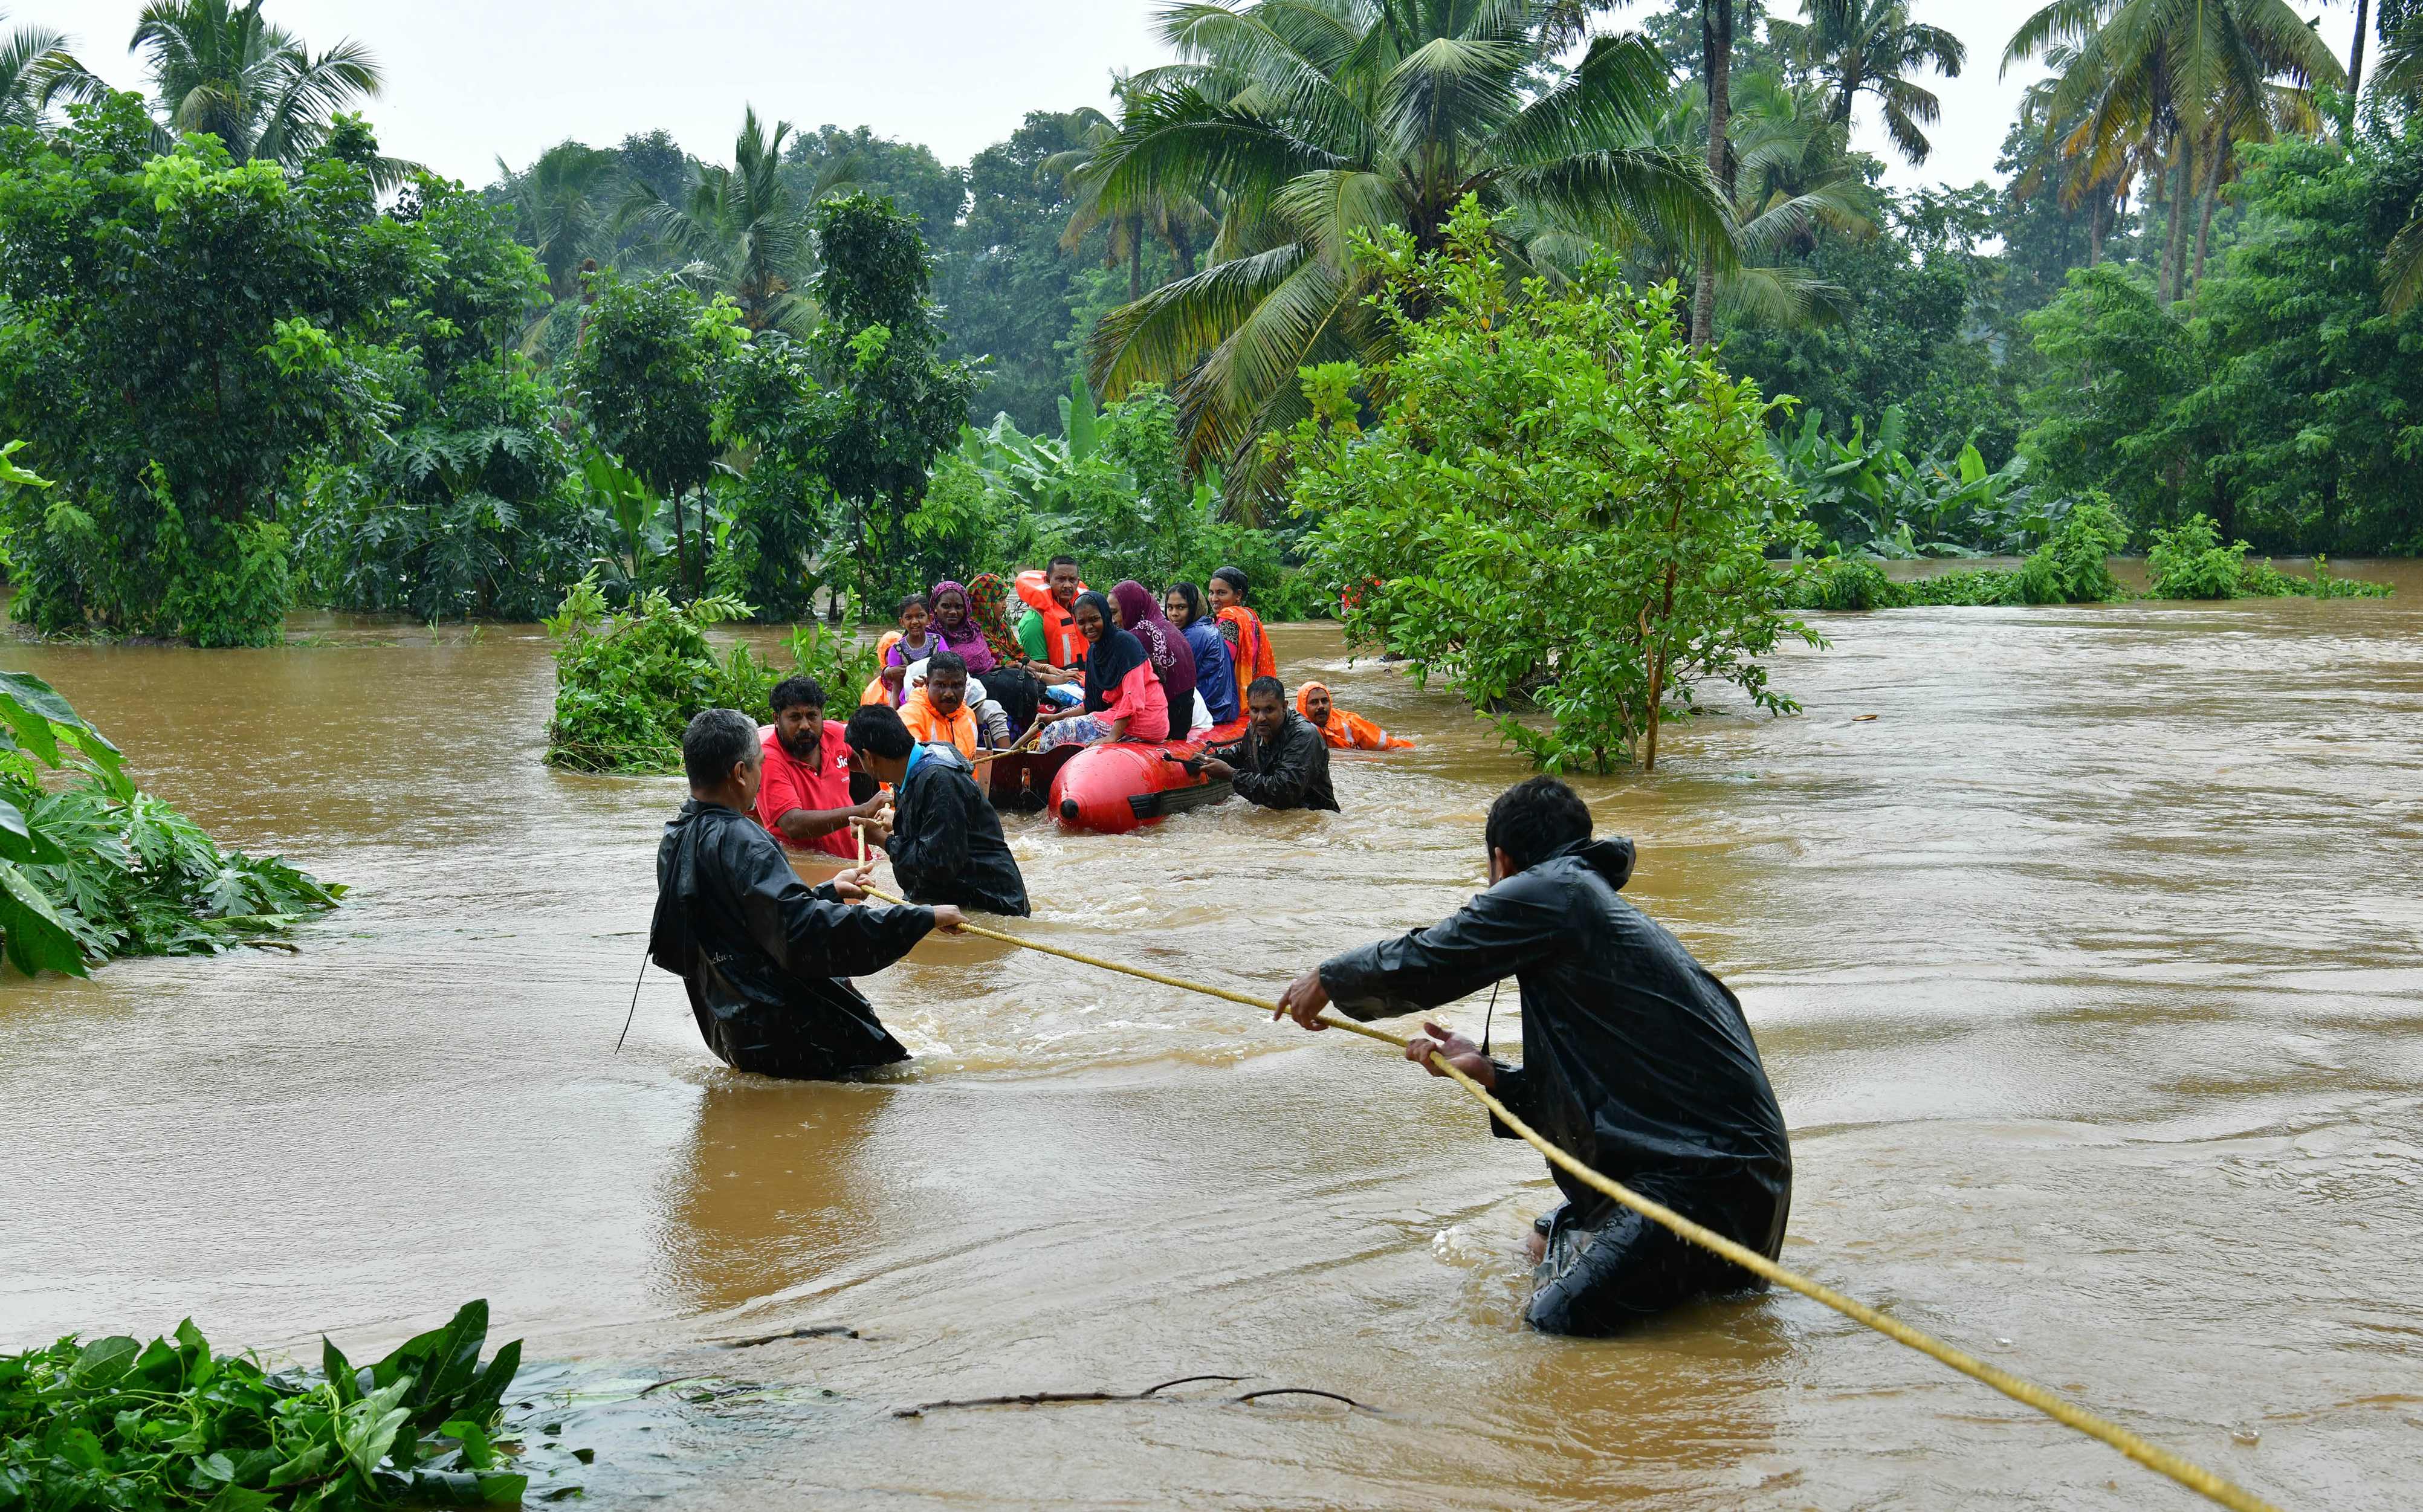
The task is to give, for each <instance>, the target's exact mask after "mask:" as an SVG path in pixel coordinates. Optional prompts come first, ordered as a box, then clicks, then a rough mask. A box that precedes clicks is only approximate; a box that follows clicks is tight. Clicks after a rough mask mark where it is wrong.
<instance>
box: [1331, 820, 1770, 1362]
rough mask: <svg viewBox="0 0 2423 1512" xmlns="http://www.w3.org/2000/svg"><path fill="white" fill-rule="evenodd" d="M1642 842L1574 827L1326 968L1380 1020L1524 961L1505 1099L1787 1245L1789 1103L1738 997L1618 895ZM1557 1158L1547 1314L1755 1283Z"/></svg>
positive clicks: (1501, 1096) (1647, 1190)
mask: <svg viewBox="0 0 2423 1512" xmlns="http://www.w3.org/2000/svg"><path fill="white" fill-rule="evenodd" d="M1632 858H1633V852H1632V843H1631V842H1629V841H1625V840H1613V839H1610V840H1590V841H1581V842H1577V843H1575V844H1573V845H1569V846H1567V847H1565V848H1564V849H1563V850H1560V851H1559V852H1557V853H1556V854H1554V855H1553V856H1551V857H1550V858H1548V859H1546V860H1544V861H1542V862H1540V863H1539V864H1538V865H1535V866H1532V867H1530V868H1528V870H1526V871H1523V872H1520V873H1518V874H1515V875H1513V876H1511V877H1509V878H1507V879H1506V880H1504V881H1502V882H1500V883H1498V884H1497V886H1496V887H1493V888H1491V889H1490V890H1488V891H1486V892H1484V893H1482V894H1481V895H1480V896H1479V897H1477V898H1475V899H1473V900H1472V902H1470V903H1469V904H1466V905H1465V906H1464V908H1463V909H1461V910H1460V911H1458V912H1457V913H1456V914H1455V915H1454V916H1453V917H1451V918H1449V919H1448V920H1447V921H1444V922H1442V923H1439V924H1435V925H1433V926H1432V927H1431V928H1429V929H1419V930H1416V931H1414V932H1413V933H1412V934H1410V935H1406V936H1404V937H1402V938H1399V939H1392V940H1386V941H1383V942H1381V943H1379V944H1376V945H1369V946H1366V947H1364V948H1363V949H1361V950H1358V951H1351V952H1349V953H1346V954H1343V955H1339V956H1336V957H1334V958H1332V959H1330V960H1328V961H1325V962H1323V963H1322V968H1321V980H1322V986H1323V987H1325V988H1326V989H1327V990H1328V993H1329V996H1330V999H1331V1000H1332V1001H1334V1002H1335V1003H1336V1004H1337V1005H1338V1008H1339V1009H1340V1010H1341V1011H1343V1012H1345V1013H1347V1014H1349V1015H1351V1016H1354V1017H1355V1018H1358V1019H1370V1018H1379V1017H1385V1016H1389V1015H1394V1014H1404V1013H1412V1012H1416V1011H1417V1010H1422V1009H1429V1008H1435V1007H1437V1006H1438V1005H1439V1004H1441V1003H1446V1002H1451V1001H1453V1000H1456V999H1458V998H1462V997H1465V996H1466V995H1467V994H1470V993H1472V992H1475V991H1477V990H1479V989H1480V988H1481V987H1485V986H1487V985H1489V984H1491V983H1493V982H1496V981H1497V980H1499V979H1500V978H1502V977H1505V976H1507V975H1509V974H1510V973H1511V974H1512V975H1513V976H1514V978H1515V979H1516V981H1517V982H1518V983H1519V984H1520V986H1521V990H1522V1005H1523V1051H1524V1056H1523V1064H1522V1065H1520V1066H1503V1067H1501V1068H1500V1069H1499V1070H1498V1072H1497V1097H1498V1100H1499V1101H1501V1102H1503V1103H1504V1104H1505V1105H1506V1106H1507V1108H1508V1109H1509V1110H1512V1112H1513V1113H1514V1114H1515V1115H1516V1116H1517V1117H1519V1118H1521V1119H1523V1120H1524V1121H1525V1122H1526V1123H1528V1124H1529V1125H1530V1126H1532V1127H1533V1128H1535V1129H1537V1130H1538V1131H1539V1132H1540V1133H1541V1134H1542V1135H1543V1136H1544V1137H1545V1138H1547V1139H1548V1140H1549V1141H1550V1142H1553V1143H1555V1144H1556V1145H1557V1146H1558V1147H1560V1148H1561V1149H1563V1150H1564V1151H1566V1152H1567V1153H1568V1154H1571V1155H1573V1156H1575V1157H1576V1158H1579V1159H1580V1160H1581V1161H1582V1162H1583V1163H1584V1164H1586V1165H1589V1166H1591V1167H1592V1168H1594V1169H1596V1170H1598V1171H1599V1172H1601V1173H1605V1174H1607V1175H1609V1176H1613V1177H1614V1178H1615V1179H1616V1180H1618V1181H1620V1182H1623V1184H1624V1185H1626V1186H1628V1187H1631V1188H1632V1189H1635V1190H1637V1191H1639V1192H1641V1193H1642V1194H1644V1195H1646V1196H1650V1197H1654V1198H1655V1199H1656V1200H1657V1201H1659V1202H1661V1203H1664V1204H1666V1205H1668V1206H1670V1207H1672V1208H1673V1209H1675V1210H1676V1211H1677V1212H1680V1213H1682V1214H1684V1215H1685V1216H1686V1217H1688V1218H1692V1219H1696V1220H1698V1221H1700V1222H1702V1223H1705V1224H1706V1225H1708V1226H1709V1227H1710V1228H1713V1229H1716V1230H1717V1231H1718V1232H1719V1233H1721V1234H1724V1235H1726V1236H1729V1237H1731V1238H1733V1239H1735V1240H1737V1241H1739V1242H1740V1243H1742V1244H1744V1245H1747V1246H1749V1247H1750V1249H1753V1250H1758V1251H1761V1252H1764V1253H1766V1254H1767V1255H1768V1256H1770V1257H1772V1256H1773V1255H1775V1254H1776V1253H1777V1252H1779V1251H1780V1249H1781V1248H1782V1241H1783V1225H1784V1220H1785V1218H1786V1216H1787V1215H1788V1214H1789V1212H1790V1209H1791V1203H1792V1149H1791V1145H1790V1142H1788V1141H1787V1139H1786V1138H1785V1135H1784V1128H1783V1114H1782V1110H1780V1109H1779V1108H1777V1106H1776V1102H1775V1093H1774V1090H1773V1089H1772V1088H1771V1087H1769V1086H1768V1084H1767V1079H1766V1067H1765V1066H1764V1065H1763V1064H1762V1063H1761V1062H1760V1060H1759V1055H1758V1047H1757V1045H1756V1044H1755V1043H1754V1042H1753V1041H1752V1040H1751V1038H1750V1025H1749V1022H1748V1021H1747V1020H1746V1019H1745V1018H1744V1017H1743V1016H1742V1011H1741V1003H1740V1002H1739V1000H1736V999H1735V998H1734V995H1733V993H1732V991H1731V990H1730V989H1728V988H1727V987H1726V986H1725V984H1723V983H1722V982H1719V981H1718V980H1717V978H1716V977H1715V976H1714V975H1713V974H1712V973H1711V972H1710V971H1709V970H1708V969H1707V968H1705V967H1703V966H1702V965H1701V964H1700V963H1699V962H1698V961H1696V960H1694V959H1693V958H1692V957H1691V954H1690V953H1689V952H1688V951H1687V950H1685V949H1684V948H1683V945H1682V942H1681V941H1679V940H1677V939H1675V938H1674V937H1673V936H1671V935H1670V934H1668V933H1667V932H1666V931H1665V930H1664V929H1663V928H1661V927H1659V926H1658V925H1657V924H1656V923H1655V921H1652V920H1651V919H1650V918H1649V917H1648V916H1647V915H1645V914H1643V913H1641V912H1640V911H1639V909H1637V908H1635V907H1634V906H1632V905H1631V904H1629V903H1627V902H1626V901H1624V900H1623V898H1621V897H1619V896H1618V895H1617V890H1618V889H1620V888H1622V887H1623V884H1624V883H1625V882H1626V881H1627V880H1629V879H1630V877H1631V875H1632ZM1491 1126H1492V1129H1493V1131H1494V1132H1496V1133H1497V1135H1499V1136H1500V1137H1501V1138H1512V1137H1513V1133H1512V1130H1511V1129H1509V1128H1507V1127H1505V1126H1503V1125H1500V1124H1498V1123H1497V1121H1496V1120H1495V1119H1492V1120H1491ZM1551 1169H1552V1170H1553V1169H1554V1168H1551ZM1554 1173H1555V1175H1556V1179H1557V1185H1558V1186H1559V1187H1560V1188H1561V1189H1563V1191H1564V1194H1565V1197H1566V1199H1567V1205H1566V1207H1565V1208H1564V1209H1562V1210H1561V1211H1560V1213H1558V1214H1557V1215H1556V1218H1555V1221H1554V1223H1553V1224H1552V1225H1550V1226H1551V1228H1552V1230H1553V1231H1554V1232H1552V1233H1551V1235H1550V1252H1549V1256H1548V1260H1547V1262H1546V1263H1545V1264H1544V1265H1543V1267H1542V1268H1541V1283H1540V1288H1541V1289H1540V1291H1539V1292H1537V1293H1535V1296H1534V1301H1533V1307H1532V1310H1531V1313H1530V1317H1531V1320H1532V1322H1533V1323H1534V1324H1536V1325H1537V1326H1540V1327H1543V1328H1549V1329H1553V1330H1554V1331H1560V1332H1576V1333H1596V1332H1608V1331H1614V1329H1615V1328H1617V1327H1620V1326H1622V1323H1623V1321H1625V1320H1628V1319H1630V1318H1636V1317H1638V1316H1639V1315H1644V1314H1646V1313H1648V1312H1653V1311H1655V1310H1656V1309H1657V1308H1658V1307H1662V1306H1666V1305H1671V1303H1672V1302H1674V1301H1679V1300H1681V1299H1683V1298H1684V1297H1687V1296H1690V1295H1697V1294H1701V1293H1706V1292H1715V1291H1724V1290H1732V1289H1736V1288H1739V1287H1743V1286H1748V1285H1750V1284H1754V1282H1753V1278H1752V1277H1751V1276H1750V1274H1749V1273H1748V1272H1746V1271H1744V1270H1742V1269H1740V1268H1738V1267H1735V1266H1734V1265H1732V1264H1731V1263H1730V1262H1726V1261H1721V1260H1718V1259H1716V1258H1715V1257H1714V1256H1713V1255H1709V1254H1707V1252H1703V1251H1701V1250H1699V1249H1698V1248H1697V1247H1696V1246H1691V1245H1689V1244H1687V1241H1684V1240H1681V1239H1679V1238H1675V1237H1673V1236H1671V1235H1670V1234H1669V1233H1668V1232H1667V1231H1666V1230H1664V1229H1662V1228H1657V1227H1656V1226H1655V1225H1654V1224H1651V1223H1649V1222H1648V1221H1646V1220H1641V1219H1639V1218H1638V1216H1637V1215H1635V1214H1633V1213H1632V1212H1631V1210H1630V1209H1627V1208H1622V1207H1620V1206H1619V1205H1617V1204H1616V1203H1615V1202H1614V1201H1613V1200H1612V1199H1610V1198H1607V1197H1605V1196H1602V1195H1601V1194H1599V1193H1598V1192H1595V1191H1593V1190H1592V1189H1590V1188H1588V1187H1585V1186H1583V1185H1582V1184H1581V1183H1579V1182H1577V1181H1576V1180H1574V1179H1573V1178H1572V1177H1571V1176H1569V1175H1567V1174H1566V1173H1564V1172H1562V1171H1555V1172H1554Z"/></svg>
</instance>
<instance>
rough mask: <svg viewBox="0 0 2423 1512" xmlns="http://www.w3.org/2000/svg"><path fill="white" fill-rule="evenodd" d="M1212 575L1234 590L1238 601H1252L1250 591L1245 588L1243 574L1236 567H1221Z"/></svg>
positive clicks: (1244, 602) (1245, 602)
mask: <svg viewBox="0 0 2423 1512" xmlns="http://www.w3.org/2000/svg"><path fill="white" fill-rule="evenodd" d="M1212 576H1214V577H1216V578H1218V579H1220V581H1222V582H1224V583H1226V584H1227V585H1228V586H1229V587H1230V588H1232V589H1234V590H1235V591H1236V593H1237V602H1238V603H1240V604H1248V603H1251V602H1252V601H1253V595H1252V593H1250V592H1248V591H1246V588H1245V575H1244V574H1243V573H1241V572H1239V571H1238V570H1237V569H1236V568H1234V567H1223V568H1221V569H1220V570H1219V571H1218V572H1215V573H1213V574H1212Z"/></svg>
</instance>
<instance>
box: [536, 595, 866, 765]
mask: <svg viewBox="0 0 2423 1512" xmlns="http://www.w3.org/2000/svg"><path fill="white" fill-rule="evenodd" d="M751 613H752V610H751V608H750V606H748V605H747V604H744V603H742V602H741V601H740V600H738V599H736V598H733V597H730V596H729V595H721V594H719V595H715V596H711V597H707V598H702V599H698V600H696V601H694V602H692V603H689V604H687V605H682V606H675V605H674V604H673V600H672V599H671V598H669V597H667V596H666V594H665V593H664V592H663V591H661V590H652V591H648V592H645V593H642V594H641V595H640V597H639V599H638V600H637V601H636V602H635V603H634V604H633V605H632V606H631V607H630V608H629V609H628V610H627V611H626V612H623V613H615V612H612V611H610V609H609V608H608V606H607V604H606V597H605V595H604V593H602V592H601V591H599V590H598V587H597V582H596V578H595V576H594V575H591V576H588V577H584V578H582V579H581V580H580V581H579V582H578V584H576V585H574V587H573V590H572V591H571V592H570V593H569V594H567V595H565V597H564V600H563V606H562V609H561V610H560V611H559V612H558V613H557V614H556V615H555V616H554V618H552V619H549V620H547V621H546V632H547V634H548V635H550V636H553V637H554V638H555V641H556V647H555V717H554V718H553V719H552V720H551V721H549V723H548V725H547V731H546V759H547V761H548V762H549V763H551V764H555V765H558V766H568V767H570V768H572V769H573V770H575V771H580V772H631V773H657V772H678V771H680V770H681V737H682V731H683V730H684V729H685V728H686V727H688V725H689V721H690V719H691V718H692V717H694V716H695V715H697V714H698V713H699V711H701V710H702V709H738V710H739V711H740V712H741V713H743V714H746V715H748V716H749V717H752V718H753V719H755V720H757V721H758V722H759V723H761V724H763V723H768V722H770V721H771V720H772V718H773V711H772V710H771V708H769V707H768V699H769V698H770V696H771V695H772V693H773V691H774V685H775V684H776V683H778V682H780V681H782V679H784V677H788V676H792V675H794V674H797V673H804V674H806V675H808V676H811V677H814V678H815V679H816V682H817V683H818V684H819V685H821V686H822V687H823V688H824V690H825V696H826V697H827V698H828V699H830V700H831V701H832V702H833V704H834V706H835V707H838V708H845V709H846V708H847V707H849V706H850V705H852V704H855V703H856V702H857V701H858V691H859V689H860V687H862V686H863V685H864V684H865V683H866V682H867V681H868V680H869V679H870V678H872V677H873V676H874V675H875V652H874V648H873V647H872V646H860V645H858V644H857V643H856V642H855V641H854V640H853V639H851V638H849V637H847V635H845V634H835V633H831V632H825V631H821V630H818V629H817V628H816V627H815V626H813V625H811V626H803V627H801V628H800V629H798V630H795V631H794V632H793V633H792V636H791V661H792V666H791V668H790V669H789V670H783V669H777V668H776V667H774V666H773V664H771V663H769V662H768V661H767V660H766V658H764V657H763V656H760V655H758V654H757V653H756V652H755V651H753V650H752V649H751V648H750V647H749V646H748V645H747V644H746V643H745V642H736V643H735V644H734V645H733V646H732V648H731V649H730V650H728V651H726V652H724V653H722V654H720V655H719V654H717V652H716V650H715V646H714V644H713V642H711V641H709V640H708V639H707V638H706V629H707V626H709V625H713V624H721V623H726V622H731V621H736V620H745V619H747V618H749V616H750V614H751Z"/></svg>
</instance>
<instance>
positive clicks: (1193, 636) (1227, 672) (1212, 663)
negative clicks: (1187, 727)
mask: <svg viewBox="0 0 2423 1512" xmlns="http://www.w3.org/2000/svg"><path fill="white" fill-rule="evenodd" d="M1184 633H1185V636H1186V646H1187V649H1188V650H1190V651H1192V652H1194V653H1195V691H1196V692H1197V693H1200V694H1202V695H1203V706H1204V707H1205V708H1207V709H1209V710H1211V722H1212V723H1213V724H1215V725H1220V724H1227V722H1228V721H1229V720H1231V719H1234V718H1235V717H1237V664H1236V663H1235V662H1232V661H1230V660H1229V659H1228V642H1227V641H1226V640H1223V639H1221V638H1220V627H1219V626H1218V625H1216V624H1214V623H1213V622H1211V619H1210V618H1208V617H1206V618H1203V619H1196V620H1189V621H1188V622H1186V630H1185V632H1184ZM1179 725H1180V716H1179V713H1178V711H1177V710H1175V709H1172V710H1171V711H1170V714H1169V727H1170V728H1171V729H1172V730H1175V729H1177V728H1179Z"/></svg>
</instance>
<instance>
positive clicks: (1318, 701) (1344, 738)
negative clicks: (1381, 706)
mask: <svg viewBox="0 0 2423 1512" xmlns="http://www.w3.org/2000/svg"><path fill="white" fill-rule="evenodd" d="M1295 712H1296V713H1298V714H1300V715H1303V716H1304V717H1305V718H1306V720H1307V722H1309V723H1310V724H1311V726H1312V727H1313V728H1314V729H1315V730H1318V731H1320V732H1321V738H1322V740H1324V741H1327V742H1328V743H1329V748H1330V749H1331V750H1411V749H1413V748H1414V743H1413V742H1412V741H1410V740H1407V739H1406V738H1405V737H1404V736H1402V735H1392V734H1390V733H1388V732H1386V730H1383V729H1381V728H1380V727H1379V726H1378V725H1375V724H1373V723H1372V722H1371V721H1370V720H1369V719H1366V718H1364V717H1362V716H1361V715H1359V714H1353V713H1349V712H1348V711H1347V710H1344V709H1341V708H1339V707H1338V705H1337V703H1336V701H1333V700H1332V699H1331V698H1330V696H1329V688H1328V687H1327V685H1324V684H1321V683H1307V684H1306V685H1304V686H1302V687H1300V688H1297V689H1296V690H1295Z"/></svg>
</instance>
